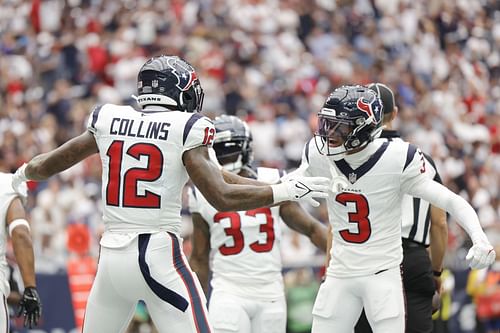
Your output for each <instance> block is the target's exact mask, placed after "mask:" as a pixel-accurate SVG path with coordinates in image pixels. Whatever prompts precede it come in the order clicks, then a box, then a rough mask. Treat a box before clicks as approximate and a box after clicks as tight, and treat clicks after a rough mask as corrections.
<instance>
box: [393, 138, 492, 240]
mask: <svg viewBox="0 0 500 333" xmlns="http://www.w3.org/2000/svg"><path fill="white" fill-rule="evenodd" d="M428 168H429V166H428V165H427V164H426V162H425V158H424V154H423V153H422V152H421V151H420V149H418V148H417V147H415V146H413V145H411V144H410V145H409V146H408V153H407V158H406V163H405V166H404V168H403V174H402V182H401V190H402V192H404V193H407V194H409V195H411V196H414V197H418V198H421V199H423V200H425V201H428V202H429V203H431V204H432V205H434V206H436V207H439V208H441V209H443V210H445V211H447V212H448V213H450V215H451V216H452V217H453V218H454V219H456V220H457V222H458V224H459V225H460V226H461V227H462V228H464V230H465V231H466V232H467V234H468V235H469V237H470V238H471V239H472V241H473V242H474V244H476V243H478V242H481V241H486V242H488V240H487V238H486V235H485V234H484V232H483V230H482V228H481V224H480V223H479V218H478V216H477V214H476V212H475V211H474V208H472V206H471V205H470V204H469V203H468V202H467V201H466V200H465V199H463V198H462V197H460V196H459V195H457V194H455V193H453V192H452V191H450V190H449V189H448V188H446V187H445V186H443V185H441V184H439V183H438V182H436V181H434V180H432V179H431V178H430V177H429V176H428V175H427V173H428Z"/></svg>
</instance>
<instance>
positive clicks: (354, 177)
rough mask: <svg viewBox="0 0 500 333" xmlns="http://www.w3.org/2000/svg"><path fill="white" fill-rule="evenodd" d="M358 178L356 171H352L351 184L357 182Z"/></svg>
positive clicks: (350, 175)
mask: <svg viewBox="0 0 500 333" xmlns="http://www.w3.org/2000/svg"><path fill="white" fill-rule="evenodd" d="M357 178H358V176H357V175H356V174H355V173H354V172H351V173H350V174H349V182H350V183H351V184H354V183H355V182H356V180H357Z"/></svg>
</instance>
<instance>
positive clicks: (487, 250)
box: [465, 242, 496, 269]
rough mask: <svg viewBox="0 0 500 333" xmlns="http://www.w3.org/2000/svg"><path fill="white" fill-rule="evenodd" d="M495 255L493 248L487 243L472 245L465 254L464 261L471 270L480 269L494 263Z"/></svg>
mask: <svg viewBox="0 0 500 333" xmlns="http://www.w3.org/2000/svg"><path fill="white" fill-rule="evenodd" d="M495 258H496V253H495V249H494V248H493V246H492V245H491V244H490V243H488V242H480V243H477V244H474V245H473V246H472V247H471V248H470V249H469V252H468V253H467V256H466V257H465V260H466V261H467V262H468V263H469V267H470V268H472V269H482V268H486V267H488V266H490V265H491V264H493V262H495Z"/></svg>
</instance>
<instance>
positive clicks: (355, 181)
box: [301, 139, 428, 278]
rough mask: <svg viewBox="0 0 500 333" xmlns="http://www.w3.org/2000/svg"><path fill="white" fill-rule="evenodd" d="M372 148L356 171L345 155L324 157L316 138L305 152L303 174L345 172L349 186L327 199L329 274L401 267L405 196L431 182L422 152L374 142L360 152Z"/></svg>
mask: <svg viewBox="0 0 500 333" xmlns="http://www.w3.org/2000/svg"><path fill="white" fill-rule="evenodd" d="M368 151H370V152H373V154H371V157H369V158H368V159H367V160H366V161H365V162H364V163H362V164H361V165H360V166H359V167H357V168H356V169H354V170H353V169H352V168H351V166H350V165H349V164H348V163H347V162H346V161H345V159H342V160H340V161H333V159H331V158H329V157H327V156H324V155H321V154H320V153H319V152H318V150H317V149H316V145H315V143H314V139H312V140H311V141H310V142H309V143H307V145H306V149H305V150H304V155H303V160H302V166H301V168H303V170H304V171H303V172H304V174H305V175H308V176H323V177H325V176H326V177H333V176H336V175H343V176H344V177H345V178H346V179H347V180H348V186H347V187H344V188H343V189H342V191H341V192H338V193H334V192H333V191H332V192H330V195H329V197H328V199H327V200H328V216H329V220H330V224H331V225H332V233H333V245H332V249H331V252H330V254H331V261H330V264H329V266H328V269H327V274H328V275H330V276H334V277H340V278H343V277H351V276H363V275H370V274H375V273H377V272H380V271H383V270H386V269H390V268H393V267H397V266H399V265H400V264H401V261H402V258H403V254H402V246H401V200H402V197H403V194H404V193H406V192H407V191H408V188H410V187H411V186H413V185H414V184H417V183H418V182H420V181H427V180H428V179H427V175H426V165H425V163H424V158H423V154H422V153H421V152H420V150H419V149H418V148H416V147H415V146H413V145H410V144H408V143H407V142H403V141H399V142H396V141H395V142H384V141H382V140H376V141H375V142H373V143H371V144H370V145H369V146H368V147H367V148H365V149H364V150H363V151H361V152H359V153H357V154H363V153H364V154H367V152H368ZM354 155H355V154H354ZM358 156H362V155H358ZM331 168H332V169H331Z"/></svg>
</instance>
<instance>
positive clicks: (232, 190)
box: [183, 146, 329, 211]
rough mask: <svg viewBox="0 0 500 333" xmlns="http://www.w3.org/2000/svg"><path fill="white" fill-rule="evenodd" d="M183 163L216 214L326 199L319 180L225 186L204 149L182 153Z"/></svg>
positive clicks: (325, 188) (323, 184)
mask: <svg viewBox="0 0 500 333" xmlns="http://www.w3.org/2000/svg"><path fill="white" fill-rule="evenodd" d="M183 161H184V165H185V166H186V170H187V172H188V174H189V177H190V178H191V180H192V181H193V183H194V185H195V186H196V187H197V188H198V189H199V190H200V192H201V193H202V194H203V196H204V197H205V198H206V199H207V200H208V202H209V203H210V204H211V205H212V206H213V207H214V208H215V209H217V210H218V211H235V210H250V209H255V208H260V207H264V206H269V205H272V204H274V203H278V202H282V201H287V200H294V201H298V200H308V201H309V202H312V203H313V204H314V203H317V202H316V201H314V200H313V199H312V197H320V198H324V197H327V196H328V189H329V180H328V179H327V178H323V177H310V178H302V179H299V180H291V181H287V182H284V183H281V184H276V185H264V186H255V185H239V184H238V185H235V184H228V183H227V182H226V181H225V180H224V177H223V175H222V173H221V171H220V170H219V168H218V167H217V165H215V163H214V162H213V161H211V160H210V158H209V156H208V149H207V148H206V147H205V146H199V147H196V148H193V149H190V150H188V151H186V152H184V155H183Z"/></svg>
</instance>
